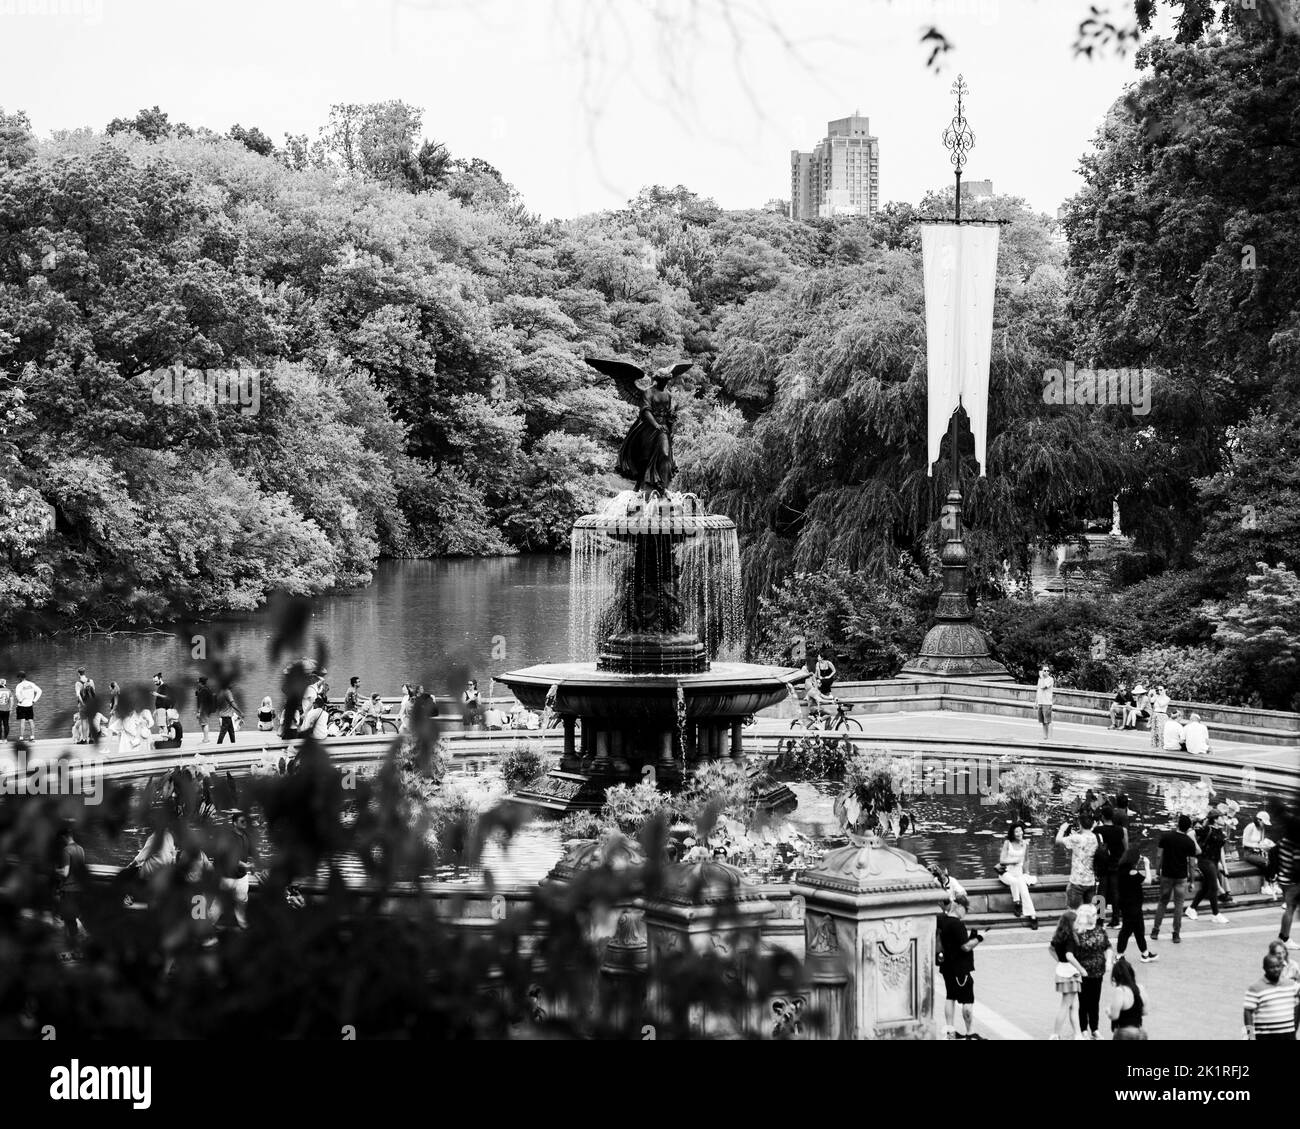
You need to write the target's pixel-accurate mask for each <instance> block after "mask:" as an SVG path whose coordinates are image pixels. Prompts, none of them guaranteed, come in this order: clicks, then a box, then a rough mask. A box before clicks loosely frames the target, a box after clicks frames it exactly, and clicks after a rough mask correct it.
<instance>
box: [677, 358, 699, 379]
mask: <svg viewBox="0 0 1300 1129" xmlns="http://www.w3.org/2000/svg"><path fill="white" fill-rule="evenodd" d="M694 367H695V362H694V361H678V362H677V363H676V364H675V365H673V366H672V374H673V376H681V375H682V373H684V372H685V371H686V370H687V369H693V368H694Z"/></svg>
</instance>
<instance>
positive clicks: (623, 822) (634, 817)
mask: <svg viewBox="0 0 1300 1129" xmlns="http://www.w3.org/2000/svg"><path fill="white" fill-rule="evenodd" d="M673 815H674V807H673V798H672V797H671V796H670V795H669V794H668V793H667V792H661V791H659V789H658V788H656V787H655V786H654V785H653V784H651V783H649V782H648V781H642V782H641V783H639V784H633V785H631V786H629V785H627V784H615V785H614V786H613V787H612V788H610V789H609V790H608V791H607V792H606V793H605V805H604V807H602V808H601V809H600V818H601V822H602V823H608V824H613V825H614V826H615V827H617V828H618V829H619V830H620V831H621V832H623V834H624V835H635V834H636V833H637V832H638V831H640V830H641V829H642V828H643V827H644V826H645V825H646V824H647V823H649V822H650V821H651V820H653V819H656V818H658V817H660V816H662V817H663V818H664V819H671V818H672V817H673Z"/></svg>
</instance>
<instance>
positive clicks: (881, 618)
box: [754, 558, 938, 678]
mask: <svg viewBox="0 0 1300 1129" xmlns="http://www.w3.org/2000/svg"><path fill="white" fill-rule="evenodd" d="M937 593H938V581H937V579H936V578H934V577H933V576H930V575H927V574H926V573H923V572H922V571H921V570H920V569H919V568H917V567H916V566H915V565H914V564H912V563H911V562H910V560H907V559H906V558H904V559H902V560H900V562H899V563H898V564H897V565H896V566H895V567H894V568H892V569H891V570H889V572H888V573H887V574H886V576H885V578H884V580H883V581H881V580H877V579H873V578H872V577H870V576H868V575H867V574H866V573H864V572H853V571H852V570H850V569H848V568H846V567H844V565H842V564H840V563H839V562H838V561H828V562H827V563H826V567H825V568H823V569H821V570H820V571H818V572H800V573H796V574H795V575H794V576H791V577H788V578H787V579H786V580H785V581H784V583H782V584H781V586H780V587H779V588H778V589H777V590H776V591H775V592H774V593H773V594H772V595H771V597H764V598H763V599H762V600H761V601H760V604H759V612H758V633H757V641H756V643H755V646H754V651H755V654H756V655H757V657H758V658H759V660H760V661H763V662H773V663H792V664H793V665H796V666H797V665H799V663H800V662H801V661H803V658H802V657H801V656H800V655H799V654H798V653H797V648H796V646H795V641H796V640H798V639H802V640H803V646H804V651H805V654H806V656H807V657H809V658H811V656H812V655H813V654H814V653H815V652H816V650H817V649H818V648H819V647H821V646H823V645H828V646H829V647H830V649H831V651H832V652H833V654H834V656H835V665H836V668H837V670H838V671H839V676H840V677H841V678H893V677H894V675H895V674H897V673H898V671H899V668H901V667H902V666H903V664H904V663H906V662H907V660H908V659H909V658H910V657H911V656H912V655H913V654H915V653H916V650H917V648H918V647H919V646H920V644H921V640H922V639H923V638H924V636H925V630H926V627H927V626H928V624H929V619H930V612H931V610H932V609H933V607H934V604H935V600H936V598H937Z"/></svg>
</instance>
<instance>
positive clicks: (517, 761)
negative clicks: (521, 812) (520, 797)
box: [500, 739, 556, 792]
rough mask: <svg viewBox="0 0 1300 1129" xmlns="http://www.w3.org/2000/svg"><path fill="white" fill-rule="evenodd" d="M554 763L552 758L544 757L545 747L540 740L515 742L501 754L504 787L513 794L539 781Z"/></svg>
mask: <svg viewBox="0 0 1300 1129" xmlns="http://www.w3.org/2000/svg"><path fill="white" fill-rule="evenodd" d="M555 763H556V762H555V759H554V758H553V757H549V756H547V755H546V752H545V745H544V744H543V743H542V741H541V740H540V739H534V740H532V741H516V742H514V744H512V745H511V746H510V748H509V749H507V750H506V751H505V752H504V753H502V754H501V760H500V765H501V775H502V776H503V777H504V778H505V782H506V787H508V788H509V789H510V790H511V791H512V792H515V791H518V790H519V789H520V788H526V787H528V785H530V784H533V783H535V782H536V781H538V780H540V779H541V778H542V777H543V776H545V775H546V774H547V772H549V771H550V770H551V769H552V768H553V767H554V766H555Z"/></svg>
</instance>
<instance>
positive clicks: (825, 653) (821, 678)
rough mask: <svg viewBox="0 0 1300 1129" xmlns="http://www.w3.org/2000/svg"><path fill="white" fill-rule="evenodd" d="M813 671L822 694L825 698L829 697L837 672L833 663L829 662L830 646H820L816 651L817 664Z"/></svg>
mask: <svg viewBox="0 0 1300 1129" xmlns="http://www.w3.org/2000/svg"><path fill="white" fill-rule="evenodd" d="M813 673H814V674H816V676H817V686H818V689H820V690H821V692H822V694H823V695H824V696H826V697H827V698H829V697H830V693H831V688H832V687H833V686H834V685H835V679H836V677H837V674H838V672H837V671H836V669H835V664H834V663H833V662H831V649H830V647H825V646H824V647H822V649H821V650H820V651H819V652H818V653H817V665H816V667H814V668H813Z"/></svg>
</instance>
